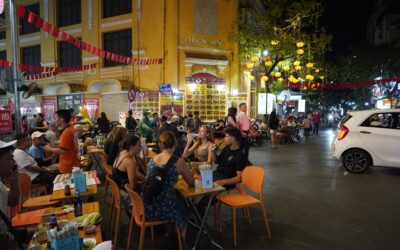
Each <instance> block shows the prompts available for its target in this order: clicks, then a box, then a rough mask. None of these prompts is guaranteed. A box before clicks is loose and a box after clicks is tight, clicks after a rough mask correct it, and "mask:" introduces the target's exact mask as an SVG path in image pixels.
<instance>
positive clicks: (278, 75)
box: [274, 72, 282, 78]
mask: <svg viewBox="0 0 400 250" xmlns="http://www.w3.org/2000/svg"><path fill="white" fill-rule="evenodd" d="M281 75H282V74H281V72H275V74H274V76H275V77H276V78H279V77H281Z"/></svg>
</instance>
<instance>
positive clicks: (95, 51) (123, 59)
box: [16, 5, 163, 65]
mask: <svg viewBox="0 0 400 250" xmlns="http://www.w3.org/2000/svg"><path fill="white" fill-rule="evenodd" d="M16 14H17V17H19V18H21V19H25V20H26V21H27V22H28V23H30V24H33V25H35V26H36V27H38V28H39V29H41V30H43V31H44V32H47V33H49V34H50V35H52V36H53V37H55V38H60V39H61V41H63V42H67V41H68V43H69V44H71V45H73V46H75V47H76V48H78V49H81V50H82V51H86V52H88V53H90V54H92V55H95V56H98V57H101V58H103V59H105V60H110V61H114V62H118V63H121V64H135V65H152V64H162V63H163V59H162V58H154V59H149V58H133V57H129V56H124V55H119V54H117V53H112V52H110V51H106V50H103V49H101V48H98V47H96V46H94V45H91V44H90V43H87V42H85V41H82V40H79V39H78V38H75V37H74V36H72V35H70V34H68V33H66V32H65V31H62V30H60V28H59V27H57V26H55V25H53V24H51V23H49V22H47V21H44V20H43V18H42V17H40V16H38V15H36V14H35V13H34V12H32V11H30V10H28V9H26V8H25V7H24V6H22V5H19V6H18V8H17V11H16Z"/></svg>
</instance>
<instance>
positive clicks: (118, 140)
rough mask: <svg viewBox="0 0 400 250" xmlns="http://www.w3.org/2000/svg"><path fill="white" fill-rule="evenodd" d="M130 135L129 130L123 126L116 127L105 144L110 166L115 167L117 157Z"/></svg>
mask: <svg viewBox="0 0 400 250" xmlns="http://www.w3.org/2000/svg"><path fill="white" fill-rule="evenodd" d="M127 134H128V130H127V129H126V128H124V127H122V126H116V127H114V128H113V129H112V130H111V132H110V134H109V135H108V138H107V140H106V142H105V143H104V152H105V153H106V154H107V156H108V161H107V164H108V165H111V166H112V165H113V164H114V161H115V159H116V158H117V155H118V154H119V152H120V151H121V150H122V146H123V143H124V138H125V136H126V135H127Z"/></svg>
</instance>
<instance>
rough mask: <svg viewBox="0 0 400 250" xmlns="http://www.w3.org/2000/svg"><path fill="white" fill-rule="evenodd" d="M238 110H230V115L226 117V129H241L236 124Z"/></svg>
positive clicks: (233, 108) (231, 108)
mask: <svg viewBox="0 0 400 250" xmlns="http://www.w3.org/2000/svg"><path fill="white" fill-rule="evenodd" d="M236 115H237V108H235V107H230V108H229V109H228V115H227V116H226V117H225V127H228V126H232V127H234V128H239V126H238V125H237V122H236Z"/></svg>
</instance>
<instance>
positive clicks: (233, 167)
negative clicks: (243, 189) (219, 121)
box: [214, 127, 248, 189]
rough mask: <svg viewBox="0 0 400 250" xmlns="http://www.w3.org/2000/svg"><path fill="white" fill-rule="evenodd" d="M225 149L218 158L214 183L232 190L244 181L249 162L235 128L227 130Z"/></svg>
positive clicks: (238, 132)
mask: <svg viewBox="0 0 400 250" xmlns="http://www.w3.org/2000/svg"><path fill="white" fill-rule="evenodd" d="M224 132H225V138H224V144H225V148H224V149H223V150H222V152H221V154H220V155H219V156H216V163H218V168H217V170H216V171H215V172H214V181H215V182H216V183H217V184H219V185H222V186H224V187H225V188H226V189H231V188H234V187H235V186H236V184H237V183H240V182H241V180H242V171H243V169H244V168H245V167H246V164H247V162H248V160H247V157H246V155H245V154H244V153H243V152H242V151H241V150H240V138H241V135H240V131H239V130H238V129H237V128H234V127H227V128H226V129H225V131H224Z"/></svg>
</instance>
